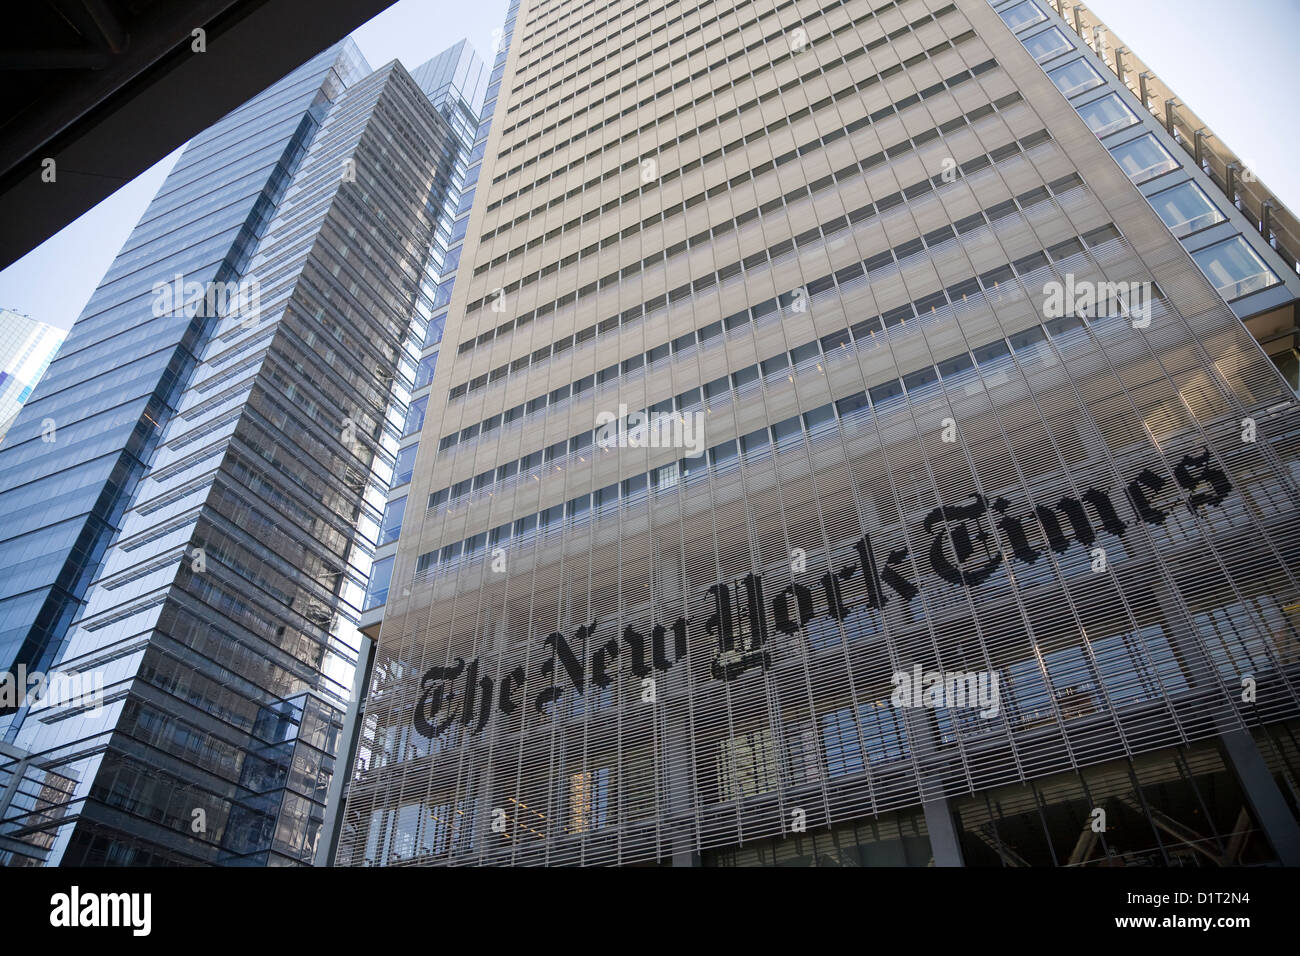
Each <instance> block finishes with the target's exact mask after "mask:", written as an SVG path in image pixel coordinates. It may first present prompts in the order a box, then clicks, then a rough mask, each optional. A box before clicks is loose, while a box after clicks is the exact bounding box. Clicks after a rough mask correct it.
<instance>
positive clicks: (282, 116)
mask: <svg viewBox="0 0 1300 956" xmlns="http://www.w3.org/2000/svg"><path fill="white" fill-rule="evenodd" d="M416 72H417V74H418V75H419V79H416V78H413V77H412V74H411V73H408V71H407V70H406V69H405V68H404V67H403V66H402V65H401V64H400V63H398V62H396V61H393V62H392V63H389V64H388V65H386V66H384V67H382V68H379V69H375V70H372V69H371V68H370V67H369V66H368V65H367V64H366V62H365V60H364V59H363V58H362V56H361V54H360V51H359V50H358V49H357V47H356V46H355V44H353V43H352V41H350V40H348V41H344V42H343V43H341V44H338V45H336V46H335V47H333V48H331V49H330V50H327V51H326V52H324V53H322V54H320V55H319V56H318V57H316V58H314V59H313V60H312V61H311V62H309V63H307V64H305V65H304V66H302V67H301V68H299V69H298V70H297V71H295V72H294V73H292V74H290V75H289V76H288V77H286V78H285V79H283V80H282V81H280V82H279V83H278V84H276V85H275V86H273V87H271V88H270V89H268V90H267V91H266V92H264V93H263V94H261V95H259V96H258V97H256V98H255V99H253V100H252V101H250V102H249V103H247V104H245V105H244V106H243V107H241V108H240V109H239V110H236V111H235V112H234V113H232V114H231V115H230V116H228V117H226V118H225V119H224V120H223V121H222V122H221V123H220V124H218V125H217V126H215V127H213V128H212V129H211V130H209V131H208V132H207V133H205V134H204V135H203V136H201V137H199V138H197V139H196V140H195V141H194V142H192V143H191V144H190V145H189V146H188V147H187V148H186V151H185V152H184V154H182V156H181V158H180V160H179V162H178V164H177V167H176V169H175V170H174V171H173V172H172V174H171V175H170V176H169V178H168V180H167V181H166V182H165V183H164V185H163V187H162V189H161V190H160V192H159V195H158V197H157V198H156V199H155V200H154V203H153V205H152V206H151V207H150V210H149V211H148V212H146V215H145V219H144V220H143V221H142V222H141V224H140V226H138V227H137V229H136V231H135V233H133V235H132V237H131V239H130V240H128V243H127V247H126V248H125V249H124V251H123V252H122V253H121V254H120V255H119V257H118V259H117V261H116V262H115V263H114V265H113V266H112V267H111V269H110V271H109V274H108V276H107V277H106V279H105V283H104V285H102V286H101V288H100V290H98V291H97V292H96V294H95V297H94V298H92V300H91V305H90V306H88V308H87V316H88V317H83V319H82V320H80V321H79V322H78V323H77V324H76V325H75V326H74V328H73V331H72V333H71V335H70V337H69V347H68V349H65V352H64V353H63V354H61V356H60V359H59V362H63V361H64V357H65V355H66V356H70V357H69V364H68V366H67V368H68V377H58V378H56V376H55V375H54V373H53V371H52V372H51V375H50V376H49V378H51V379H55V381H54V382H49V381H48V379H47V385H48V388H47V390H46V391H45V392H44V395H45V396H47V399H46V401H47V403H48V405H49V406H51V407H52V406H53V405H55V404H58V403H61V402H66V403H67V408H68V409H70V410H71V409H74V408H75V409H76V413H77V414H80V415H82V416H83V417H85V416H88V414H89V412H88V411H87V409H86V407H85V406H86V404H87V399H86V397H85V396H84V395H82V396H75V404H74V397H65V396H64V392H65V391H67V390H68V389H69V388H73V389H74V390H75V388H76V386H69V381H70V380H71V379H72V378H79V379H81V380H85V381H95V380H96V378H95V377H96V376H98V377H99V378H98V380H100V381H103V382H105V383H106V384H105V385H104V386H101V389H102V388H116V389H117V392H118V394H117V395H116V398H117V399H119V400H120V399H121V398H122V397H123V396H124V395H129V394H131V392H130V391H129V390H128V389H126V388H125V387H124V385H125V384H127V382H126V381H122V380H121V377H122V376H123V375H124V373H123V371H122V369H123V368H130V367H131V366H130V365H129V364H125V363H126V361H127V359H128V358H130V357H133V356H135V355H138V354H139V352H140V351H141V350H142V349H143V347H144V345H143V343H152V342H154V341H165V335H166V334H173V333H174V332H175V330H176V329H178V328H182V327H183V328H184V329H185V330H186V335H190V333H193V334H192V336H190V338H188V339H186V342H188V344H187V345H186V346H185V348H186V349H187V350H188V354H189V358H187V359H185V361H184V362H183V363H181V365H179V366H177V367H176V369H175V374H174V375H173V376H172V380H170V381H168V382H163V383H160V384H149V383H152V382H153V379H149V380H148V382H146V384H147V385H148V387H150V388H152V389H154V392H155V401H156V400H158V394H160V392H159V390H160V389H162V388H163V385H166V386H167V388H168V389H170V391H167V392H166V394H167V395H168V396H169V397H168V398H167V399H166V400H165V403H164V404H165V405H166V406H167V407H166V408H165V409H162V410H161V411H156V412H155V413H153V414H150V413H148V412H146V413H145V414H146V415H148V422H149V425H150V428H149V430H148V432H149V433H148V434H147V435H144V436H142V441H143V444H142V445H141V446H140V450H139V451H138V452H133V455H134V459H135V464H133V466H132V468H133V469H135V470H137V471H138V472H139V478H138V479H137V480H136V481H135V482H134V484H131V485H129V486H116V487H115V489H114V490H115V493H116V494H117V495H118V496H119V498H120V501H118V503H116V504H114V505H113V506H112V509H110V511H115V513H117V514H118V515H119V517H118V518H117V519H116V520H114V521H112V522H111V523H107V522H106V525H107V527H106V535H107V537H106V540H105V541H104V543H103V547H102V550H101V551H100V552H99V554H90V555H82V556H81V557H80V560H81V561H82V562H83V563H84V565H85V570H84V572H83V573H84V574H85V575H86V577H87V578H88V583H87V585H86V586H85V587H84V589H83V590H82V591H81V592H79V593H78V592H75V591H72V590H69V592H68V595H67V597H68V599H69V601H71V602H72V603H71V604H70V607H71V608H72V610H71V611H70V612H69V614H68V616H69V618H70V620H71V624H70V626H67V627H66V628H64V629H63V630H62V631H60V630H58V629H52V630H50V632H49V636H48V638H47V646H46V647H45V648H44V649H43V650H42V651H41V653H39V654H37V655H35V656H32V655H27V656H23V653H26V652H22V653H20V654H19V656H18V657H17V658H16V659H17V661H18V663H19V664H20V665H23V666H26V667H27V668H28V670H29V671H30V670H37V669H40V670H43V671H49V672H50V673H51V674H58V675H78V676H80V677H82V678H86V677H93V693H92V694H85V695H82V696H80V697H78V698H77V699H75V700H60V699H57V698H53V697H52V695H46V696H45V697H41V696H34V697H33V698H31V699H28V700H26V701H23V702H20V704H19V706H17V707H16V708H13V709H12V712H11V714H10V717H9V722H10V730H9V734H8V740H7V742H6V744H5V748H4V750H3V754H4V757H5V758H6V759H5V760H4V763H3V765H2V766H0V773H2V774H3V777H0V781H2V783H0V792H2V793H3V795H4V800H3V803H2V804H0V854H2V855H3V860H4V862H6V863H8V864H10V865H52V864H62V865H105V864H108V865H150V864H168V865H194V864H200V865H202V864H212V865H228V866H256V865H301V864H308V863H310V862H311V861H312V859H313V856H314V854H315V851H316V844H317V841H318V839H319V835H320V830H321V826H322V823H323V821H324V817H325V802H326V798H327V795H328V792H329V786H330V781H331V778H332V776H333V771H334V764H335V760H336V758H337V757H338V756H339V752H340V746H341V743H342V741H343V737H342V732H343V728H344V723H345V717H346V713H347V707H348V704H349V695H350V693H351V689H352V683H353V677H354V673H353V672H354V670H355V668H356V666H357V664H358V660H359V658H360V657H361V656H362V654H363V652H364V644H365V638H364V637H363V636H362V635H361V634H360V632H359V631H358V630H357V622H358V617H359V614H360V612H361V609H362V601H363V597H364V594H365V591H366V584H367V580H368V576H369V572H370V570H371V563H372V560H373V556H374V551H375V547H376V546H377V543H378V541H379V537H380V528H381V526H382V517H383V513H384V503H385V499H386V496H387V493H388V486H389V483H390V480H391V479H392V476H393V469H394V464H395V456H396V453H397V450H398V444H399V441H400V438H401V435H402V424H403V422H404V420H405V419H406V416H407V414H408V406H409V404H410V397H411V391H412V389H413V388H414V386H415V381H416V379H417V377H418V376H419V374H420V368H421V354H422V351H423V352H425V353H426V354H427V353H428V352H429V349H428V348H426V346H429V347H430V348H432V351H433V354H436V345H437V343H438V341H440V339H441V325H440V324H439V325H435V324H434V323H433V322H432V318H433V316H434V313H435V312H436V305H435V302H436V299H437V297H438V287H439V282H440V279H441V276H442V274H443V273H444V272H445V270H446V262H445V261H444V260H445V255H446V246H447V241H448V231H449V228H450V223H451V218H452V215H453V214H454V212H455V210H456V208H457V206H458V205H459V199H460V190H461V189H462V187H463V178H464V175H465V161H466V155H467V152H468V147H467V142H468V139H469V138H470V133H469V132H467V130H472V128H473V125H474V123H476V121H477V112H478V105H479V103H481V98H482V86H483V74H484V69H483V68H482V65H481V64H479V63H478V61H477V60H476V58H475V57H474V56H473V54H472V52H471V51H469V50H467V49H466V48H465V47H464V45H463V44H461V45H458V46H457V47H454V48H452V49H451V50H449V51H447V52H446V53H445V54H443V55H441V56H439V57H436V58H435V59H434V60H433V61H430V63H429V64H426V66H425V67H422V68H420V70H417V71H416ZM191 243H192V244H193V246H192V247H191V245H190V244H191ZM177 250H183V251H182V252H178V251H177ZM187 257H188V258H187ZM209 261H211V262H214V263H215V265H213V266H211V267H210V268H206V271H205V270H204V269H196V268H194V267H193V266H192V263H202V262H209ZM115 283H118V284H120V285H121V292H120V294H119V293H118V292H114V293H113V295H114V296H115V297H116V298H115V299H114V301H115V302H116V301H117V299H122V300H123V301H124V302H125V303H127V304H129V305H130V308H125V307H123V308H119V309H117V310H116V311H115V312H114V313H113V315H114V318H113V323H115V324H112V325H104V324H103V323H101V321H100V312H99V311H98V309H100V308H101V307H102V306H103V305H104V303H105V302H106V301H107V297H108V296H109V293H108V292H107V291H106V289H116V288H117V286H115ZM147 296H151V298H148V297H147ZM142 316H143V317H144V318H142ZM107 321H108V320H104V322H107ZM101 325H102V327H101ZM83 326H84V327H83ZM92 333H93V334H92ZM92 339H93V343H92V342H91V340H92ZM74 343H75V347H74ZM173 351H174V350H173ZM167 354H168V355H169V356H170V355H171V354H172V353H167ZM168 361H174V359H173V358H169V359H168ZM426 364H429V370H431V368H432V366H431V363H426ZM55 368H56V369H57V368H58V363H56V366H55ZM141 381H142V382H144V381H145V379H144V378H143V376H142V377H141ZM141 387H142V388H143V387H144V386H141ZM101 389H96V390H95V391H96V392H97V391H99V390H101ZM37 397H38V398H40V397H42V393H41V392H40V391H38V396H37ZM32 404H33V405H37V403H36V401H35V400H33V403H32ZM44 407H45V406H44V405H41V406H38V407H34V408H31V409H30V410H29V412H30V418H35V419H39V417H40V415H41V412H42V409H43V408H44ZM60 407H63V406H62V405H60ZM150 407H152V406H150ZM68 414H72V412H71V411H69V412H68ZM27 420H30V419H29V418H26V417H25V418H22V419H20V421H19V424H18V426H16V428H15V430H16V431H17V430H21V429H22V428H23V423H24V421H27ZM71 430H72V428H71V427H70V426H65V427H64V428H62V429H61V432H60V434H61V435H67V434H68V432H69V431H71ZM24 437H25V433H24ZM119 437H120V436H117V435H116V434H115V433H108V434H100V435H99V437H97V438H96V441H97V442H98V444H99V446H100V447H101V448H102V449H103V451H104V453H105V454H106V455H107V456H113V457H115V458H121V457H122V456H124V455H126V454H127V453H128V451H130V450H129V449H128V450H123V449H122V448H121V447H119V445H118V444H117V441H118V438H119ZM65 440H66V439H64V438H62V437H60V438H59V439H58V440H57V441H55V442H54V443H52V447H51V448H50V450H48V451H44V450H42V449H41V448H40V446H39V445H31V446H30V449H31V450H32V451H31V455H30V459H28V460H30V461H31V462H32V463H33V464H35V465H37V466H40V467H46V466H48V469H49V471H50V472H51V473H54V472H55V470H56V467H57V466H58V465H59V464H60V462H56V461H53V460H52V459H54V458H55V457H57V456H59V455H65V454H66V455H76V456H77V457H78V460H80V459H84V458H85V457H86V455H87V452H86V451H85V450H84V449H83V448H81V447H79V446H76V445H74V446H73V447H71V448H65V447H64V444H63V443H64V441H65ZM6 450H7V449H6ZM46 459H51V460H50V461H48V462H47V461H46ZM15 460H16V459H15V458H14V457H10V458H9V459H8V461H9V462H14V461H15ZM63 464H64V465H65V466H66V464H67V463H66V462H63ZM21 490H22V489H20V491H21ZM26 490H27V493H28V496H29V497H30V496H37V497H43V498H53V497H54V490H55V489H53V488H52V487H51V485H50V482H49V480H48V479H44V478H41V477H39V476H34V477H33V480H32V482H31V483H30V485H29V486H28V487H27V489H26ZM45 520H46V522H47V524H52V523H53V522H52V520H51V519H45ZM78 520H83V521H84V520H87V519H85V518H81V519H78ZM35 538H36V536H34V535H33V534H32V533H30V532H29V533H28V534H27V535H26V536H24V537H22V538H20V539H18V543H17V545H16V546H19V547H27V546H29V545H28V544H27V542H30V541H33V540H35ZM21 613H22V612H21V611H20V610H18V609H16V608H14V609H6V610H5V614H6V618H5V620H6V627H7V628H9V629H10V630H11V631H14V630H19V629H20V628H21V627H22V626H25V623H24V622H25V618H22V617H21V616H20V615H21ZM12 624H17V625H18V626H19V627H18V628H13V627H11V625H12ZM47 662H48V663H47Z"/></svg>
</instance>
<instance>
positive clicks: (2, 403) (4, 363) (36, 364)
mask: <svg viewBox="0 0 1300 956" xmlns="http://www.w3.org/2000/svg"><path fill="white" fill-rule="evenodd" d="M63 336H64V332H63V330H62V329H57V328H55V327H54V326H52V325H47V324H46V323H44V322H41V321H39V320H37V319H33V318H32V317H31V316H28V315H23V314H21V313H19V312H14V311H13V310H12V309H0V444H2V443H3V442H4V440H5V433H6V432H8V431H9V426H10V425H12V424H13V421H14V419H15V418H17V417H18V411H19V409H21V408H22V407H23V403H24V402H26V401H27V399H28V398H30V397H31V394H32V390H33V389H35V388H36V383H37V382H39V381H40V380H41V376H42V375H44V374H45V370H46V369H47V368H49V367H50V362H51V361H52V360H53V358H54V353H56V352H57V351H58V350H59V346H60V345H62V344H63Z"/></svg>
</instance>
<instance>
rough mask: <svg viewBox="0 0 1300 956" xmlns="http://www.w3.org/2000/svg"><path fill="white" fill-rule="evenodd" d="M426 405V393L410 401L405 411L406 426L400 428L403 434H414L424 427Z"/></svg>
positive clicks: (427, 402)
mask: <svg viewBox="0 0 1300 956" xmlns="http://www.w3.org/2000/svg"><path fill="white" fill-rule="evenodd" d="M428 407H429V396H428V395H425V396H424V397H423V398H417V399H416V400H415V401H413V402H411V407H410V408H409V409H407V412H406V427H405V428H403V429H402V434H403V435H411V434H414V433H415V432H418V431H419V430H420V429H421V428H423V427H424V412H425V410H426V409H427V408H428Z"/></svg>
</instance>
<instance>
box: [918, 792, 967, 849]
mask: <svg viewBox="0 0 1300 956" xmlns="http://www.w3.org/2000/svg"><path fill="white" fill-rule="evenodd" d="M921 809H922V810H924V811H925V828H926V830H928V831H929V833H930V849H931V851H932V852H933V853H934V865H935V866H965V865H966V861H965V860H963V859H962V855H961V841H960V840H959V839H958V838H957V824H956V821H954V820H953V818H952V808H951V807H950V806H949V805H948V801H947V800H946V799H944V798H940V799H938V800H927V801H926V802H925V803H923V804H921Z"/></svg>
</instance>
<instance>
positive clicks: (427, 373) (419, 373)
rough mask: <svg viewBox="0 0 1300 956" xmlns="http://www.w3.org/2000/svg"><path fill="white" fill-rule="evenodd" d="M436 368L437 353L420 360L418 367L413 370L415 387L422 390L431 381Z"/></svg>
mask: <svg viewBox="0 0 1300 956" xmlns="http://www.w3.org/2000/svg"><path fill="white" fill-rule="evenodd" d="M437 367H438V353H437V352H434V353H433V354H432V355H426V356H425V357H424V358H422V359H420V364H419V366H417V367H416V369H415V387H416V388H424V386H426V385H428V384H429V383H430V382H432V381H433V371H434V369H436V368H437Z"/></svg>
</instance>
